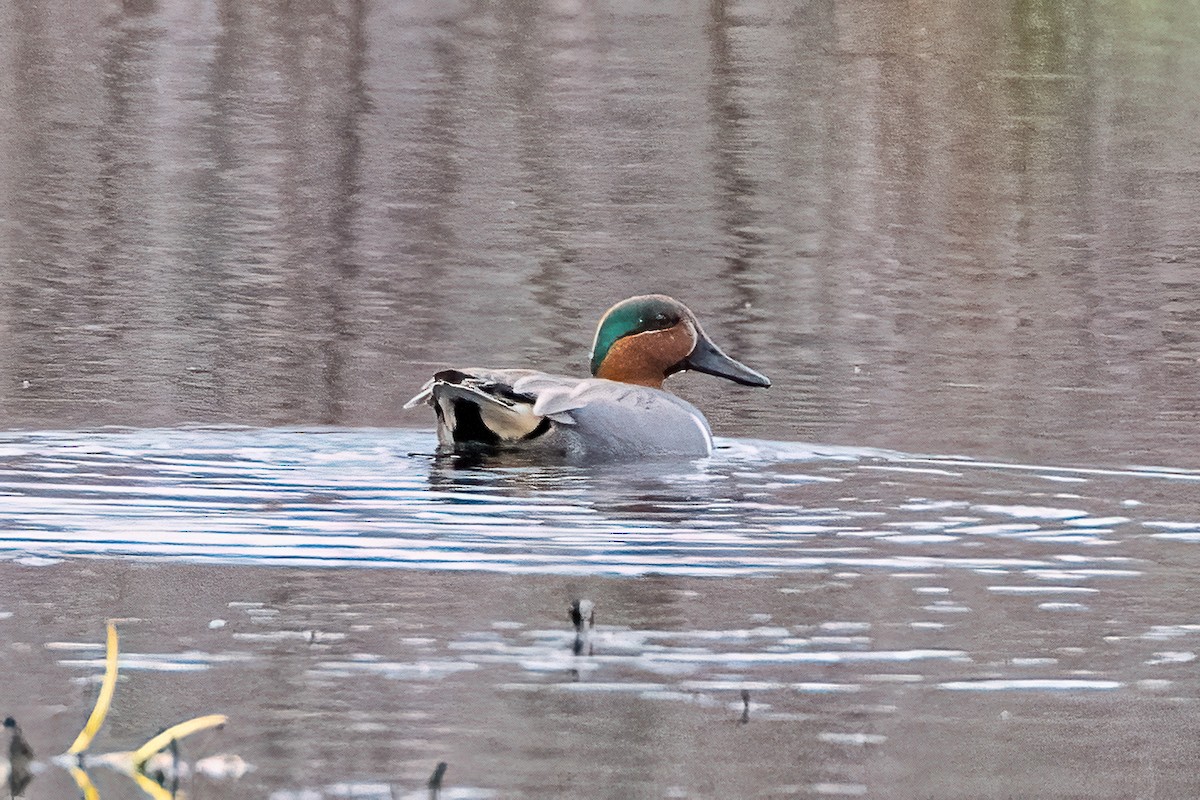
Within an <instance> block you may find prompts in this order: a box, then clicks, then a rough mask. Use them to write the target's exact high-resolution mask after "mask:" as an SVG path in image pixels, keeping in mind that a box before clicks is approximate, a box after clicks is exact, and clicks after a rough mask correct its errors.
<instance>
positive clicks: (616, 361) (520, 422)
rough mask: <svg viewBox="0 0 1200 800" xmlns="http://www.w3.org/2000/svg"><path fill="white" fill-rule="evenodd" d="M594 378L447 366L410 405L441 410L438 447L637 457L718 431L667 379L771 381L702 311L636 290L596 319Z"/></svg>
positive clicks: (687, 447)
mask: <svg viewBox="0 0 1200 800" xmlns="http://www.w3.org/2000/svg"><path fill="white" fill-rule="evenodd" d="M590 368H591V377H587V378H574V377H569V376H564V375H554V374H549V373H546V372H541V371H538V370H534V369H520V368H514V369H489V368H456V369H446V370H442V371H440V372H437V373H436V374H434V376H433V377H432V378H431V379H430V380H429V381H428V382H427V383H426V384H425V385H424V386H423V387H422V388H421V391H420V392H419V393H417V395H416V396H415V397H413V398H412V399H411V400H409V401H408V402H407V403H405V404H404V408H406V409H410V408H415V407H417V406H420V405H422V404H425V405H429V406H432V407H433V410H434V412H435V414H436V416H437V432H438V443H439V450H440V451H443V452H446V451H450V452H480V451H486V452H489V453H494V452H503V451H522V452H528V453H532V454H534V455H535V456H536V457H537V458H539V459H542V460H551V459H553V460H560V461H564V462H592V461H629V460H641V459H647V458H664V457H677V458H703V457H707V456H709V455H711V454H712V451H713V436H712V428H711V427H710V426H709V424H708V420H707V419H705V417H704V415H703V414H702V413H701V412H700V410H699V409H697V408H696V407H695V406H693V405H692V404H691V403H689V402H687V401H686V400H683V399H682V398H680V397H677V396H675V395H674V394H672V393H670V392H668V391H666V390H665V389H664V388H663V382H664V381H665V380H666V379H667V378H669V377H670V376H671V375H674V374H676V373H678V372H683V371H684V370H694V371H696V372H703V373H707V374H709V375H714V376H717V377H721V378H725V379H727V380H730V381H733V382H734V383H737V384H741V385H743V386H756V387H768V386H770V385H771V381H770V379H768V378H767V376H765V375H763V374H762V373H761V372H758V371H756V370H753V369H751V368H750V367H747V366H746V365H745V364H742V363H741V362H740V361H737V360H736V359H734V358H732V357H731V356H729V355H727V354H726V353H725V352H724V351H723V350H721V348H719V347H718V346H717V345H716V344H715V343H714V342H713V341H712V339H710V338H709V337H708V335H707V334H705V332H704V329H703V328H702V327H701V326H700V322H699V321H698V320H697V319H696V315H695V314H693V313H692V312H691V310H690V309H688V307H687V306H685V305H684V304H683V303H681V302H679V301H678V300H676V299H674V298H672V297H669V296H667V295H663V294H648V295H639V296H636V297H630V298H628V299H625V300H622V301H621V302H619V303H617V304H616V305H614V306H612V307H611V308H609V309H608V310H607V311H606V312H604V315H603V316H602V317H601V318H600V323H599V325H597V326H596V334H595V337H594V339H593V342H592V352H591V362H590Z"/></svg>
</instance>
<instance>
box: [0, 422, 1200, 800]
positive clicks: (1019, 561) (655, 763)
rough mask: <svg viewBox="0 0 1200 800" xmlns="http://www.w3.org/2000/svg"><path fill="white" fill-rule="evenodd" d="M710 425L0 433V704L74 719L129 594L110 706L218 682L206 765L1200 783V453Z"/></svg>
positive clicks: (865, 785)
mask: <svg viewBox="0 0 1200 800" xmlns="http://www.w3.org/2000/svg"><path fill="white" fill-rule="evenodd" d="M720 445H721V447H720V449H719V450H718V454H717V455H716V456H715V457H714V458H712V459H709V460H706V461H698V462H689V463H682V464H679V465H675V466H673V467H672V466H668V465H664V464H656V465H654V469H653V470H649V469H647V470H641V469H639V468H638V467H623V468H621V469H613V468H603V467H598V468H592V469H585V468H579V467H545V468H537V467H521V468H511V469H487V470H484V469H474V470H473V469H462V468H455V467H454V466H453V464H452V463H447V462H445V461H443V460H439V459H434V458H432V457H430V456H429V455H428V454H429V453H430V452H432V450H433V447H434V440H433V436H432V434H408V433H403V432H399V433H398V432H396V431H381V430H369V429H357V430H356V429H310V430H295V431H288V430H260V429H185V430H180V429H174V430H162V431H153V430H150V431H102V432H61V433H57V432H41V433H18V434H8V435H6V436H5V437H4V439H3V442H2V444H0V494H2V496H3V500H4V502H3V503H2V504H0V551H2V552H3V553H4V560H3V562H0V578H2V579H3V585H4V586H5V587H6V592H5V594H4V595H3V600H2V602H0V630H3V638H4V640H5V641H7V642H8V643H9V646H8V648H7V650H6V651H5V655H4V659H5V662H4V663H5V671H6V674H7V675H8V676H9V684H10V687H11V688H10V689H8V690H6V692H5V695H4V697H5V703H6V706H7V708H6V709H5V713H12V714H13V715H14V716H15V717H17V718H18V719H20V720H21V722H22V725H23V726H24V728H25V731H26V735H27V737H28V738H29V740H30V741H31V742H32V743H33V745H34V747H35V748H36V749H39V750H45V748H44V747H43V746H41V745H40V744H39V743H40V742H42V741H48V742H50V741H61V740H63V736H64V734H63V731H64V730H67V731H69V729H70V728H72V727H75V728H76V729H77V726H78V725H79V721H78V718H77V717H76V715H74V714H73V713H66V712H64V711H63V710H62V709H64V708H72V709H74V708H79V707H86V706H87V705H88V703H89V700H88V699H87V698H88V697H89V695H90V693H91V692H92V691H93V689H92V688H91V683H90V681H87V680H85V682H83V683H78V682H76V681H77V679H80V678H83V679H86V678H87V676H89V675H94V674H95V673H96V671H97V670H98V669H99V668H100V665H101V664H102V661H103V660H102V654H101V652H100V650H99V648H97V647H96V646H95V645H94V644H92V643H93V642H94V640H95V625H94V620H96V619H100V618H104V617H125V618H131V621H130V622H129V623H126V624H125V625H124V627H123V630H124V632H125V641H126V642H128V645H127V646H126V647H125V648H124V649H125V652H124V653H123V655H122V671H123V674H125V675H126V677H127V680H128V682H129V685H128V686H125V685H123V686H122V689H121V691H122V694H121V704H120V705H117V706H115V707H114V710H113V715H112V717H113V718H112V721H111V723H110V725H111V727H112V728H113V729H114V733H113V734H112V735H113V736H114V737H116V736H122V734H124V735H123V736H122V738H124V739H126V740H128V739H129V738H133V737H134V736H135V734H132V733H128V732H129V731H130V730H131V729H132V730H135V731H145V730H146V729H147V728H152V727H153V726H154V725H156V724H161V722H162V721H163V720H164V719H176V718H185V717H186V716H189V715H192V716H199V715H201V714H205V713H208V712H209V711H211V707H210V706H211V702H212V700H211V699H212V698H214V697H220V698H221V708H222V710H224V711H228V713H229V716H230V724H229V728H228V730H226V731H225V732H224V733H223V734H222V736H223V739H224V742H223V745H222V747H223V749H228V750H229V751H230V752H236V753H238V754H239V756H240V757H242V758H244V759H245V760H246V761H247V762H249V763H251V764H254V765H255V767H256V769H255V770H254V771H253V772H250V773H248V774H246V775H245V776H243V777H242V778H241V780H240V781H239V782H238V783H237V785H236V787H231V786H228V785H225V783H227V782H225V783H223V782H221V781H211V780H208V779H207V778H204V777H203V776H197V777H196V778H195V780H203V781H205V784H204V785H205V790H204V792H205V796H209V797H225V796H229V797H234V796H236V797H245V796H263V797H275V798H277V800H285V799H292V800H295V798H314V800H315V799H316V798H334V797H348V796H349V797H378V798H389V800H390V798H391V797H392V796H406V797H408V796H411V797H424V796H426V795H427V793H428V791H429V786H428V783H429V781H430V774H431V771H432V770H433V768H434V765H436V764H437V763H438V762H445V763H447V764H448V765H449V766H448V768H447V771H446V773H445V775H444V778H445V780H446V784H445V788H444V789H443V790H442V793H443V796H445V797H459V798H463V797H509V796H520V797H580V798H583V797H594V796H596V793H595V788H594V787H596V786H604V787H605V792H606V795H605V796H614V797H628V796H647V797H661V796H672V795H673V796H753V795H755V794H767V795H770V794H788V793H793V794H800V795H822V794H831V793H832V794H838V793H842V794H846V793H850V794H867V795H869V796H888V797H960V796H992V795H993V793H994V787H995V786H997V785H1002V786H1004V787H1005V791H1006V792H1007V793H1009V794H1012V795H1014V796H1035V795H1036V796H1049V795H1054V794H1071V793H1072V792H1077V790H1079V783H1078V782H1079V780H1080V778H1079V772H1080V770H1083V769H1084V768H1085V767H1086V770H1087V778H1086V779H1085V780H1084V782H1083V784H1082V786H1083V789H1082V791H1083V792H1084V793H1085V794H1086V796H1088V797H1113V798H1117V797H1129V796H1138V794H1139V792H1141V789H1140V788H1139V787H1141V786H1143V782H1144V781H1147V780H1151V778H1152V779H1153V781H1154V785H1155V787H1156V788H1155V790H1154V791H1153V792H1149V793H1145V792H1143V793H1142V795H1143V796H1163V797H1174V796H1187V795H1189V794H1191V793H1193V792H1194V791H1195V790H1196V788H1197V786H1196V783H1195V778H1194V773H1193V772H1192V771H1191V770H1190V769H1189V768H1188V767H1187V766H1186V765H1187V764H1188V763H1189V762H1188V761H1187V758H1186V754H1187V752H1189V747H1190V745H1188V744H1187V742H1189V741H1191V738H1190V737H1191V736H1192V735H1193V734H1196V733H1200V730H1196V727H1197V726H1196V723H1195V720H1196V719H1200V716H1197V715H1196V714H1195V713H1194V711H1195V709H1194V708H1193V706H1194V702H1195V700H1194V698H1193V697H1192V696H1191V691H1190V688H1189V687H1190V686H1191V685H1192V682H1191V678H1190V675H1191V672H1192V670H1193V668H1194V662H1195V660H1196V658H1197V655H1196V654H1197V653H1200V602H1197V601H1195V600H1194V599H1192V598H1193V595H1194V593H1192V592H1190V591H1188V587H1189V586H1190V580H1191V579H1190V576H1191V575H1192V574H1193V573H1194V570H1195V568H1196V559H1197V556H1196V555H1195V553H1194V552H1193V551H1194V548H1195V545H1196V542H1198V541H1200V518H1198V517H1197V515H1196V510H1195V509H1196V508H1197V507H1200V506H1198V504H1197V502H1196V501H1197V492H1200V472H1195V471H1188V470H1179V469H1164V468H1150V467H1129V468H1122V469H1105V468H1098V467H1069V466H1040V465H1022V464H1016V463H1004V462H979V461H973V460H970V459H966V458H961V457H948V456H921V455H906V454H902V453H896V452H886V451H874V450H862V449H860V450H854V449H849V448H817V447H812V446H805V445H796V444H786V443H772V442H753V441H747V440H723V441H721V442H720ZM629 576H641V577H640V578H639V579H638V580H630V577H629ZM1082 731H1087V733H1086V738H1082V737H1084V736H1085V735H1084V734H1083V733H1081V732H1082ZM65 735H66V736H69V735H70V734H69V733H67V734H65ZM101 736H102V737H103V734H101ZM99 746H102V747H103V746H107V743H102V744H101V745H99ZM930 752H936V753H938V754H939V763H940V764H942V767H941V771H940V772H938V773H929V772H928V771H926V770H923V769H918V768H917V766H916V765H919V764H922V763H925V760H926V759H927V758H928V754H929V753H930ZM1095 752H1103V753H1104V754H1105V755H1104V758H1103V759H1101V760H1099V761H1098V760H1096V758H1095V757H1094V755H1092V754H1093V753H1095ZM781 753H787V754H788V756H787V757H786V758H785V757H783V756H781V755H780V754H781ZM1018 765H1020V769H1018V768H1017V767H1018ZM56 781H58V782H57V783H56ZM941 781H944V783H942V782H941ZM67 787H68V788H69V784H67ZM63 791H64V786H63V785H62V783H61V779H60V778H59V777H56V776H55V775H54V774H53V773H46V774H45V775H42V776H41V777H39V778H38V780H37V781H35V782H34V783H33V784H32V785H31V786H30V787H29V790H28V792H27V796H29V797H31V798H38V797H46V798H49V797H56V796H64V795H63V794H62V792H63ZM101 791H102V794H103V795H104V796H105V797H122V796H130V795H128V794H124V795H123V794H122V792H123V791H126V792H127V791H128V790H127V789H121V788H119V787H116V786H109V787H107V788H102V789H101Z"/></svg>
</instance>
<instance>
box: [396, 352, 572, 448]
mask: <svg viewBox="0 0 1200 800" xmlns="http://www.w3.org/2000/svg"><path fill="white" fill-rule="evenodd" d="M422 401H424V402H427V403H428V404H429V405H431V406H433V407H434V410H435V411H436V412H437V415H438V420H439V423H440V424H439V431H440V432H441V433H442V435H443V438H444V439H446V440H448V441H452V442H454V443H456V444H465V443H479V444H488V445H497V444H503V443H505V442H515V441H520V440H527V439H535V438H537V437H539V436H541V435H542V434H544V433H546V431H548V430H549V429H550V420H549V419H547V418H546V417H545V416H543V415H540V414H535V413H533V405H534V403H535V402H536V401H537V398H536V397H534V396H532V395H527V394H523V393H521V392H517V391H515V390H514V389H513V387H512V386H511V385H510V384H507V383H504V382H501V381H496V380H493V379H490V378H487V377H484V376H481V375H475V374H472V373H469V372H465V371H463V370H456V369H448V370H443V371H442V372H439V373H437V374H436V375H434V376H433V380H431V381H430V382H429V383H428V384H426V386H425V388H424V389H422V391H421V393H420V394H418V395H417V396H416V397H414V398H413V399H412V400H410V401H408V403H406V404H405V407H406V408H411V407H412V406H414V405H417V404H419V403H421V402H422Z"/></svg>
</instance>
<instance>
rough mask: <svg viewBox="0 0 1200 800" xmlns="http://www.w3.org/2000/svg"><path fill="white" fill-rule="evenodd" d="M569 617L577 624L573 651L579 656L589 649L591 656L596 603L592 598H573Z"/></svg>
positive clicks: (588, 652)
mask: <svg viewBox="0 0 1200 800" xmlns="http://www.w3.org/2000/svg"><path fill="white" fill-rule="evenodd" d="M569 618H570V620H571V624H572V625H574V626H575V644H574V646H573V647H572V651H573V652H574V653H575V655H577V656H581V655H583V651H584V650H587V654H588V655H589V656H590V655H592V654H593V648H592V641H591V632H592V628H594V627H595V626H596V604H595V603H593V602H592V601H591V600H572V601H571V613H570V617H569Z"/></svg>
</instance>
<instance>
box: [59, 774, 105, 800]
mask: <svg viewBox="0 0 1200 800" xmlns="http://www.w3.org/2000/svg"><path fill="white" fill-rule="evenodd" d="M67 772H69V773H71V777H72V778H74V779H75V785H76V786H78V787H79V791H81V792H83V800H100V792H98V791H96V786H95V784H93V783H92V779H91V778H89V777H88V774H87V773H86V772H84V771H83V770H81V769H80V768H79V767H67Z"/></svg>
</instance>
